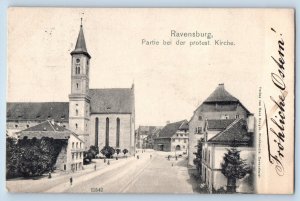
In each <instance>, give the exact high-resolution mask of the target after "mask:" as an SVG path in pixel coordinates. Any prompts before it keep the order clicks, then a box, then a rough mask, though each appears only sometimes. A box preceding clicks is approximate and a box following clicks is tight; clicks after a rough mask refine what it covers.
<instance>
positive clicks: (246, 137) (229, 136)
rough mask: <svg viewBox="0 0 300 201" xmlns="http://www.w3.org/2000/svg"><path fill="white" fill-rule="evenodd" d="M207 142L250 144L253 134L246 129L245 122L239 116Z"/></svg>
mask: <svg viewBox="0 0 300 201" xmlns="http://www.w3.org/2000/svg"><path fill="white" fill-rule="evenodd" d="M208 142H209V143H215V144H216V143H217V144H229V145H233V144H234V143H235V144H236V145H238V144H246V145H251V144H252V142H253V134H250V133H249V132H248V130H247V122H246V120H245V119H243V118H240V119H236V120H235V121H234V122H232V123H231V124H230V125H229V126H228V127H227V128H226V129H225V130H223V131H222V132H220V133H218V134H217V135H215V136H214V137H212V138H211V139H209V140H208Z"/></svg>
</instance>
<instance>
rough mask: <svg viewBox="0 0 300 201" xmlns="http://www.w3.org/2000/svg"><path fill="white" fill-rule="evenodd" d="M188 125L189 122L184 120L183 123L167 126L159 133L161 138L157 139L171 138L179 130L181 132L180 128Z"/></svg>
mask: <svg viewBox="0 0 300 201" xmlns="http://www.w3.org/2000/svg"><path fill="white" fill-rule="evenodd" d="M186 123H187V120H182V121H178V122H174V123H170V124H167V125H166V126H165V127H163V129H162V130H161V131H160V132H159V136H158V137H157V138H171V137H172V136H173V135H174V134H175V133H176V132H177V131H178V130H181V129H180V127H181V126H182V125H184V124H186ZM183 127H184V126H183ZM182 130H184V129H182Z"/></svg>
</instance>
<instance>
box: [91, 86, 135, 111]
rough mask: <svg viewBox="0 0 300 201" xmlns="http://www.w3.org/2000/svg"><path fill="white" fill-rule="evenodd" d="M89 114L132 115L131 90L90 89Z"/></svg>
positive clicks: (132, 95) (132, 98)
mask: <svg viewBox="0 0 300 201" xmlns="http://www.w3.org/2000/svg"><path fill="white" fill-rule="evenodd" d="M90 97H91V113H97V114H106V113H119V114H131V113H133V109H134V108H133V107H134V106H133V101H134V92H133V90H132V89H131V88H112V89H90Z"/></svg>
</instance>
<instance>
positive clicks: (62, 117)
mask: <svg viewBox="0 0 300 201" xmlns="http://www.w3.org/2000/svg"><path fill="white" fill-rule="evenodd" d="M6 117H7V120H8V121H10V120H12V121H16V120H20V121H21V120H40V121H44V120H47V119H54V120H55V121H59V122H60V121H68V120H69V103H68V102H31V103H21V102H10V103H7V110H6Z"/></svg>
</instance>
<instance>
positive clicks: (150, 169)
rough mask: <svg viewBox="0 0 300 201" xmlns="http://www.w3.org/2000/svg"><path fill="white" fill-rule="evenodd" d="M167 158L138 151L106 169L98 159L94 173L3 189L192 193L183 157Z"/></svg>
mask: <svg viewBox="0 0 300 201" xmlns="http://www.w3.org/2000/svg"><path fill="white" fill-rule="evenodd" d="M168 154H170V153H167V152H156V151H152V150H147V151H146V152H144V153H142V152H141V151H140V152H139V153H137V155H139V159H137V158H136V157H128V158H127V159H125V158H124V159H120V160H111V164H110V165H107V163H103V160H102V159H101V160H100V159H98V160H96V161H97V163H96V164H97V170H94V169H92V168H91V169H87V170H84V171H80V172H77V173H72V174H66V175H61V176H57V177H55V176H54V177H53V178H52V179H48V178H42V179H39V180H24V179H22V180H12V181H8V182H7V187H8V188H12V189H15V188H16V186H18V191H20V192H47V193H57V192H70V193H193V185H195V182H194V181H193V179H191V178H190V176H189V174H188V171H187V167H186V164H187V160H186V156H184V157H182V158H178V160H177V161H176V160H175V158H171V159H170V161H169V160H168V159H167V155H168ZM150 155H152V157H150ZM172 164H173V166H172ZM71 176H72V178H73V183H72V185H71V184H70V182H69V178H70V177H71Z"/></svg>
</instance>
